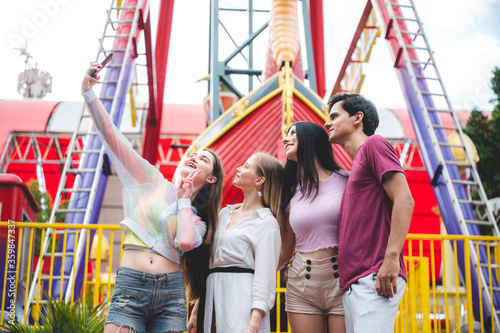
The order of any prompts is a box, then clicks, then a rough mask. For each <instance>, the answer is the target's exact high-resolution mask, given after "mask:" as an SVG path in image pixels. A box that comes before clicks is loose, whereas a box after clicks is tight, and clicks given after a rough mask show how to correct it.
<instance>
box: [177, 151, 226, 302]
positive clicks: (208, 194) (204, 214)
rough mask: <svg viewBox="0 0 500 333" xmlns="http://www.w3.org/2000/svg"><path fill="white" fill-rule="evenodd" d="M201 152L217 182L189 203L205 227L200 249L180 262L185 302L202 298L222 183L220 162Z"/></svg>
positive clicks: (215, 157)
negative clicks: (211, 161) (211, 167)
mask: <svg viewBox="0 0 500 333" xmlns="http://www.w3.org/2000/svg"><path fill="white" fill-rule="evenodd" d="M205 151H207V152H209V153H211V154H212V156H213V157H214V165H213V170H212V175H213V176H215V177H216V178H217V180H216V181H215V183H213V184H206V185H205V186H203V188H202V189H201V190H200V192H198V194H197V195H196V197H195V198H194V200H193V202H192V205H193V206H194V207H195V208H196V210H197V215H198V216H199V217H200V219H201V220H202V221H203V222H205V223H206V225H207V232H206V233H205V236H204V237H203V243H202V244H201V245H200V246H198V247H197V248H195V249H193V250H191V251H188V252H186V253H184V254H183V255H182V256H181V258H180V263H181V270H182V273H183V276H184V282H185V284H186V286H187V288H186V289H187V290H186V294H187V297H188V300H189V301H193V300H196V299H199V298H200V297H201V296H202V295H203V296H204V295H205V290H206V287H205V282H206V279H207V276H208V263H209V258H210V247H211V245H212V242H213V240H214V235H215V232H216V230H217V225H218V221H219V210H220V206H221V202H222V185H223V181H224V170H223V169H222V162H221V160H220V157H219V155H217V153H216V152H214V151H212V150H210V149H205Z"/></svg>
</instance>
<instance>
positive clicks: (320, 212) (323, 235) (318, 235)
mask: <svg viewBox="0 0 500 333" xmlns="http://www.w3.org/2000/svg"><path fill="white" fill-rule="evenodd" d="M339 173H340V174H338V173H336V172H333V173H332V175H331V176H330V177H329V178H328V179H327V180H325V181H323V182H322V183H320V184H319V192H318V195H317V196H316V198H314V200H313V196H314V191H313V192H312V194H311V196H310V197H309V198H307V197H303V198H301V197H302V193H301V192H300V190H299V188H298V187H297V190H296V191H295V194H294V196H293V198H292V200H290V205H289V212H290V216H289V221H290V226H291V227H292V230H293V232H294V233H295V251H297V252H302V253H308V252H315V251H318V250H320V249H326V248H329V247H335V246H338V244H339V242H338V225H339V212H340V202H341V200H342V194H343V193H344V189H345V187H346V184H347V180H348V177H349V171H346V170H340V171H339Z"/></svg>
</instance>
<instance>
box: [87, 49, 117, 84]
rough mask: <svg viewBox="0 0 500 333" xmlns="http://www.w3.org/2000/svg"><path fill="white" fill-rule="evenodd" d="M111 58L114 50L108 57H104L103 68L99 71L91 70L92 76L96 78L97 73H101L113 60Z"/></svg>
mask: <svg viewBox="0 0 500 333" xmlns="http://www.w3.org/2000/svg"><path fill="white" fill-rule="evenodd" d="M111 58H113V52H111V53H109V54H108V56H107V57H106V58H104V60H103V61H102V62H101V69H99V71H97V70H95V69H94V70H93V71H92V72H90V76H91V77H93V78H95V76H96V74H97V73H99V72H100V71H102V69H103V68H104V66H106V65H107V64H108V62H110V61H111Z"/></svg>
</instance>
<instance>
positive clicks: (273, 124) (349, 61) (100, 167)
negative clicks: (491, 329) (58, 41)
mask: <svg viewBox="0 0 500 333" xmlns="http://www.w3.org/2000/svg"><path fill="white" fill-rule="evenodd" d="M269 1H271V0H269ZM272 3H273V4H272V9H271V13H270V20H269V22H266V23H265V24H264V25H262V26H260V27H254V26H253V15H254V13H255V12H258V11H259V10H257V9H254V8H253V4H252V0H249V1H248V7H247V8H239V9H234V8H223V7H221V6H220V5H221V4H220V2H219V1H218V0H212V1H211V9H210V11H211V12H210V18H211V19H210V78H209V79H210V84H209V96H208V97H207V99H206V101H205V107H206V109H207V111H208V113H207V122H208V123H209V126H208V127H207V128H206V129H205V130H204V131H203V132H202V133H201V134H200V135H199V136H198V137H197V138H187V139H184V140H182V142H181V141H177V142H176V141H174V140H173V139H172V138H170V139H169V140H170V141H169V146H168V149H167V151H166V152H165V151H160V152H159V151H158V149H160V150H161V149H162V143H161V141H162V139H161V137H160V124H161V121H162V114H163V112H162V108H163V90H164V86H165V73H166V69H167V58H168V48H169V40H170V30H171V24H172V17H173V13H174V1H173V0H162V1H161V8H160V16H159V21H158V22H159V23H158V30H157V38H156V43H155V45H156V48H155V49H153V42H152V39H151V24H150V12H149V1H148V0H123V1H119V0H113V1H112V3H111V6H110V8H109V10H108V16H107V20H106V22H105V28H104V32H103V34H102V37H101V40H100V45H101V46H100V48H99V50H98V54H97V59H98V60H102V59H103V58H104V56H105V55H106V54H107V53H109V52H113V53H114V57H113V60H112V61H111V63H110V64H108V66H107V69H106V70H105V72H104V73H105V75H104V79H103V82H102V89H101V92H100V99H101V101H102V102H103V104H104V106H105V107H106V109H107V110H108V112H109V114H110V117H111V118H112V120H113V122H114V123H115V124H116V125H117V126H119V125H120V122H121V118H122V115H123V113H124V110H125V109H126V104H127V103H128V99H129V100H130V104H131V107H130V108H131V111H132V112H137V111H140V110H147V119H146V122H145V128H144V137H143V141H142V155H143V157H144V158H145V159H147V160H148V161H149V162H150V163H152V164H158V163H159V164H161V163H162V162H164V161H165V160H166V159H171V160H170V161H169V163H170V164H171V165H175V164H176V163H178V162H179V160H180V158H181V156H182V155H183V156H184V158H185V157H187V156H189V155H190V154H192V153H193V152H195V151H197V150H200V149H204V148H208V147H210V148H212V149H213V150H215V151H216V152H217V153H218V154H219V155H220V157H221V159H222V161H223V164H224V169H225V172H226V176H225V182H224V194H223V203H234V202H237V201H239V200H241V198H242V194H241V193H240V192H239V191H238V190H237V189H236V188H234V187H233V186H232V185H231V180H232V179H233V178H234V174H235V170H236V167H237V166H239V165H241V164H243V163H244V161H245V160H246V158H247V157H248V156H250V155H251V154H252V153H254V152H257V151H264V152H267V153H270V154H272V155H274V156H277V157H278V158H280V159H281V160H282V161H284V160H285V159H286V158H285V156H284V153H283V149H282V143H281V140H282V138H283V136H284V134H285V132H286V130H287V128H288V127H289V126H290V125H291V124H292V123H293V122H296V121H302V120H303V121H312V122H316V123H318V124H323V123H324V121H325V120H326V117H327V108H326V105H325V102H324V97H325V98H328V97H329V96H331V95H333V94H336V93H340V92H354V93H359V92H360V90H361V86H362V84H363V80H364V74H363V63H367V62H368V60H369V58H370V53H371V50H372V47H373V46H374V45H375V41H376V39H378V38H384V39H385V40H386V41H387V44H388V47H389V50H390V53H391V55H392V60H393V63H394V68H395V71H396V75H397V77H398V79H399V83H400V86H401V89H402V92H403V95H404V97H405V100H406V103H407V107H408V114H409V118H411V123H412V125H413V128H410V131H414V134H413V136H414V139H413V140H408V141H401V140H399V141H398V140H394V142H393V144H394V146H395V148H396V150H397V151H398V154H399V155H400V161H401V163H402V165H403V166H404V167H405V169H406V170H407V177H408V181H409V183H410V187H411V188H412V193H413V194H414V196H415V195H416V196H418V198H416V201H417V202H418V199H419V198H422V201H426V204H425V205H426V206H425V209H424V208H422V209H421V211H420V212H419V213H415V214H414V217H413V219H412V226H411V229H410V232H413V233H434V234H439V233H440V222H439V217H437V216H436V215H434V216H430V217H429V215H427V216H423V215H424V214H423V213H422V211H424V210H425V211H426V213H427V214H428V213H429V212H430V211H431V207H432V206H433V205H435V204H436V202H437V204H438V205H439V213H440V216H441V217H442V220H443V221H444V224H445V226H446V231H447V233H448V234H450V235H464V236H470V235H480V234H481V233H480V231H479V226H481V227H482V228H483V229H482V230H485V229H488V231H489V234H492V235H494V236H497V237H498V236H500V233H499V230H498V228H497V225H496V222H495V218H494V216H493V213H492V211H491V209H490V208H489V206H488V205H487V201H488V199H487V197H486V195H485V192H484V189H483V187H482V184H481V180H480V179H479V175H478V173H477V170H476V168H475V164H474V161H473V159H472V151H471V150H470V147H469V146H468V145H467V143H466V139H465V137H464V135H463V133H462V129H461V127H462V125H461V124H460V119H459V117H458V116H457V113H456V112H455V111H454V110H453V108H452V106H451V103H450V101H449V97H448V95H447V92H446V90H445V87H444V84H443V81H442V79H441V76H440V74H439V70H438V67H437V64H436V61H435V59H434V56H433V52H432V50H431V47H430V45H429V42H428V38H427V36H426V34H425V32H424V29H423V26H422V22H421V21H420V18H419V16H418V14H417V10H416V8H415V5H414V3H413V1H412V0H408V1H397V0H368V1H367V3H366V6H365V8H364V11H363V13H362V15H361V19H360V22H359V25H358V27H357V29H356V32H355V34H354V37H353V39H352V43H351V45H350V47H349V49H348V52H347V55H346V58H345V61H344V63H343V65H342V67H341V71H340V73H339V75H338V78H337V81H336V83H335V86H334V88H333V90H332V91H328V92H327V91H326V88H325V67H324V51H323V50H324V45H323V44H324V41H323V9H322V1H313V0H302V1H297V0H288V1H272ZM299 9H301V10H299ZM222 11H225V12H231V11H240V12H246V13H247V14H248V31H249V33H248V38H247V39H246V41H245V42H244V43H241V44H236V43H235V49H234V51H233V52H231V53H230V54H229V56H227V58H225V59H223V60H221V59H220V54H219V35H220V29H221V27H222V28H224V29H226V28H225V27H224V25H223V23H222V22H221V21H220V19H219V14H220V13H221V12H222ZM299 13H301V14H302V22H303V26H301V27H300V28H301V29H303V30H304V31H303V32H304V35H305V45H300V38H299V19H298V16H299V15H300V14H299ZM226 32H227V33H230V32H229V31H227V29H226ZM263 34H269V49H268V52H267V58H266V68H265V69H255V68H253V57H254V54H253V53H254V52H253V49H252V42H253V41H254V39H255V38H257V37H258V36H259V35H263ZM244 50H249V52H248V59H247V61H248V68H244V69H238V68H234V67H229V66H228V63H230V62H231V60H232V59H233V58H234V57H235V56H237V55H241V54H242V52H243V51H244ZM304 52H306V59H307V62H306V65H307V69H306V70H305V71H304V69H303V62H302V54H304ZM234 75H246V76H248V78H249V81H248V82H249V83H248V88H249V89H248V90H249V92H248V93H243V92H241V91H239V90H238V89H237V88H236V87H235V85H234V84H233V80H232V79H231V77H232V76H234ZM255 76H260V77H262V78H263V79H264V81H263V83H262V84H261V85H260V86H259V87H254V86H253V84H254V83H253V82H254V81H253V77H255ZM141 78H147V82H139V80H140V79H141ZM306 82H307V84H306ZM221 86H224V87H225V90H224V91H222V90H221V89H220V87H221ZM141 87H143V88H144V87H147V91H148V99H147V101H146V103H144V104H138V103H135V102H134V101H135V100H137V91H138V89H140V88H141ZM439 99H441V101H439ZM233 102H235V103H234V104H233ZM436 105H439V106H436ZM400 117H401V119H403V120H404V119H405V118H404V116H400ZM87 118H88V114H87V112H86V110H85V109H83V108H82V109H81V111H80V112H79V115H78V122H77V123H78V125H77V126H76V130H75V131H74V133H73V135H72V136H71V137H68V136H66V137H55V136H52V137H51V136H50V135H49V134H44V135H45V136H44V135H42V134H40V136H41V137H42V136H43V138H42V139H43V140H45V141H43V140H42V141H43V142H44V144H45V145H46V146H48V147H49V148H48V149H46V150H45V152H44V153H42V152H41V151H40V148H39V147H38V146H39V144H40V142H41V141H40V139H39V138H36V137H35V134H33V133H12V134H11V135H10V137H9V139H8V140H7V142H6V144H5V148H4V149H3V153H2V155H1V160H0V169H1V170H0V172H7V171H8V170H9V165H11V164H14V163H16V159H17V160H20V159H22V158H23V157H22V155H23V154H20V151H21V148H20V147H24V149H27V150H29V149H32V150H33V152H34V157H33V160H32V163H34V164H36V165H37V166H39V168H38V169H37V170H40V171H39V172H37V177H38V179H39V182H41V183H43V184H45V181H44V180H45V179H44V173H43V167H42V166H43V164H44V162H46V161H48V160H49V159H50V158H48V156H55V157H54V158H53V159H54V160H57V161H58V162H57V163H58V164H59V165H60V166H61V172H60V174H58V175H57V177H56V178H54V179H57V180H54V179H52V180H53V181H52V183H55V182H58V184H59V186H58V187H57V190H55V188H54V185H52V189H49V191H52V192H53V193H54V192H55V193H54V202H53V207H54V209H53V210H52V215H51V216H50V221H49V223H55V222H56V215H57V214H60V213H65V214H66V219H65V221H64V222H65V223H66V224H84V225H86V224H95V223H97V222H98V218H99V213H100V210H101V206H102V201H103V196H104V192H105V189H106V183H107V179H108V175H109V174H110V172H111V168H110V165H109V162H108V159H107V156H106V153H105V151H104V149H103V148H102V145H101V142H100V140H99V138H98V137H97V135H96V132H95V130H94V129H93V128H92V126H89V127H88V128H87V125H88V124H89V122H88V119H87ZM406 121H408V118H406ZM407 125H408V123H407ZM408 126H409V125H408ZM410 127H411V126H410ZM450 133H456V135H458V138H459V140H458V143H450V142H449V141H448V136H449V134H450ZM193 139H194V140H193ZM23 140H24V141H23ZM417 141H418V143H417ZM135 146H136V147H137V148H138V149H139V150H141V147H138V146H139V145H138V144H137V143H135ZM188 146H189V148H188ZM157 147H158V149H157ZM186 148H188V149H187V150H186ZM457 148H458V149H463V151H464V152H465V161H457V160H455V157H454V155H453V153H452V149H457ZM179 151H182V153H185V154H178V152H179ZM16 154H17V155H16ZM176 154H177V155H176ZM334 154H335V157H336V159H337V162H338V163H339V164H340V165H341V166H342V167H343V168H346V169H350V166H351V162H352V161H351V159H350V157H349V156H348V155H347V153H346V152H345V151H344V150H343V149H342V148H340V147H338V146H334ZM24 156H26V155H24ZM173 156H177V157H176V158H175V157H173ZM158 157H160V161H157V159H158ZM463 168H465V169H467V170H468V173H467V174H468V177H466V178H464V177H463V173H462V172H461V170H462V169H463ZM425 172H427V174H425ZM168 173H169V175H170V176H172V170H171V169H169V171H168ZM174 177H175V175H174ZM423 183H425V184H424V185H422V184H423ZM471 187H474V188H476V189H477V192H478V194H479V197H478V198H477V199H474V200H472V199H471V198H470V195H469V191H470V188H471ZM431 188H432V190H433V191H434V196H433V195H432V194H431V193H430V192H431ZM417 192H418V193H417ZM424 197H425V199H424ZM65 198H67V199H69V205H68V207H66V208H59V204H60V203H61V202H62V201H63V200H64V199H65ZM429 198H431V199H429ZM434 198H435V199H434ZM422 205H423V204H422ZM478 212H480V213H478ZM87 232H90V231H85V230H84V231H82V232H81V233H79V234H78V239H75V238H76V237H77V236H76V234H73V235H68V240H67V242H65V244H66V247H65V248H64V244H63V243H62V242H61V243H60V244H59V248H58V250H57V251H56V252H55V254H56V256H55V257H56V259H55V262H54V266H53V275H54V276H56V275H57V276H62V277H63V278H62V279H61V280H58V281H54V282H53V283H52V285H51V288H52V295H56V296H58V295H60V294H62V295H63V296H62V297H63V298H64V299H66V300H70V299H72V298H73V297H74V296H75V295H77V294H79V293H80V292H81V288H82V284H83V280H84V278H85V273H86V272H85V268H86V267H85V262H84V261H83V260H82V257H83V255H84V252H85V249H84V247H83V244H84V243H85V240H86V239H92V235H91V237H89V236H88V235H87ZM57 233H58V232H57V231H56V232H49V231H47V232H46V233H45V238H44V240H43V245H42V248H43V255H42V258H40V260H43V256H49V255H50V253H49V252H48V251H47V249H48V248H49V244H50V243H51V242H52V239H53V237H56V236H57ZM75 244H77V246H76V247H75V246H74V245H75ZM464 244H465V242H464V243H457V244H455V247H454V249H453V250H454V251H456V253H458V257H459V258H464V251H466V252H468V257H469V258H468V259H466V260H458V266H459V268H460V271H461V278H462V279H463V276H464V275H465V274H464V272H465V270H467V267H469V271H470V274H471V275H470V281H469V282H470V286H471V290H473V295H472V303H473V309H474V318H475V320H477V321H481V317H482V319H483V320H482V321H483V322H485V323H486V322H488V323H493V325H494V326H495V331H500V325H499V323H500V322H499V316H498V314H499V312H498V311H499V310H500V287H499V284H498V281H497V278H496V277H498V274H496V273H491V272H488V270H489V269H495V270H498V267H494V266H493V265H490V264H489V253H488V251H489V246H490V245H489V244H487V242H479V243H477V244H474V245H471V246H467V249H464ZM471 244H472V243H471ZM420 246H422V245H420ZM419 250H420V251H422V252H423V253H424V254H426V253H427V255H428V254H429V252H430V251H431V249H429V248H423V249H415V248H413V251H419ZM409 251H412V250H410V249H409V248H408V247H407V246H406V247H405V253H408V252H409ZM434 251H437V252H439V251H441V249H440V248H435V249H434ZM63 253H65V254H66V258H65V260H64V261H63V260H62V256H63ZM466 258H467V256H466ZM63 263H64V264H63ZM434 264H435V265H436V267H437V270H439V265H440V262H435V263H434ZM44 279H45V277H44V276H43V274H42V272H41V265H37V268H36V270H35V271H34V273H33V277H32V281H38V280H42V281H43V280H44ZM73 281H74V283H73ZM42 283H43V282H42ZM61 284H62V286H61ZM44 286H45V287H46V288H49V286H48V284H47V285H44ZM27 292H28V293H27V304H26V305H25V307H24V315H25V316H28V317H29V314H30V311H31V309H32V305H33V304H40V303H43V300H35V295H36V293H37V284H36V283H33V284H32V285H31V288H30V290H29V291H27ZM492 305H493V306H492ZM491 317H493V318H491ZM25 318H26V317H25Z"/></svg>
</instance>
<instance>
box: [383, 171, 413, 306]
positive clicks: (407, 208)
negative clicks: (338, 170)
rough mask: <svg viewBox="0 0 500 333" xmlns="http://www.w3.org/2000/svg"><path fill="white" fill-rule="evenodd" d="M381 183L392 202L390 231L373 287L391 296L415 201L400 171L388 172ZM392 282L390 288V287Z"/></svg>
mask: <svg viewBox="0 0 500 333" xmlns="http://www.w3.org/2000/svg"><path fill="white" fill-rule="evenodd" d="M382 185H383V187H384V190H385V192H386V193H387V195H388V196H389V198H390V199H391V200H392V202H393V207H392V216H391V231H390V234H389V240H388V241H387V249H386V251H385V258H384V262H383V264H382V267H380V270H379V271H378V274H377V282H376V284H375V288H376V289H377V292H378V293H382V294H384V295H385V296H386V297H388V298H392V297H393V296H394V294H395V293H397V286H398V276H399V268H400V267H399V254H400V253H401V250H402V249H403V245H404V242H405V240H406V235H407V234H408V229H409V228H410V221H411V216H412V213H413V206H414V205H415V202H414V201H413V198H412V196H411V192H410V188H409V187H408V183H407V181H406V177H405V175H404V174H403V173H402V172H388V173H386V174H385V175H384V177H383V182H382ZM391 284H392V288H391Z"/></svg>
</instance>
